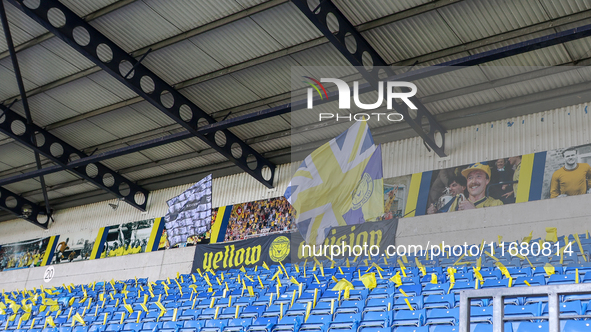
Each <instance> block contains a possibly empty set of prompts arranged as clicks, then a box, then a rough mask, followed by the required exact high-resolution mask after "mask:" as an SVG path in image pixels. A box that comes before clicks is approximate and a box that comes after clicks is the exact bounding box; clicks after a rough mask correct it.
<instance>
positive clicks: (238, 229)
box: [212, 197, 296, 241]
mask: <svg viewBox="0 0 591 332" xmlns="http://www.w3.org/2000/svg"><path fill="white" fill-rule="evenodd" d="M216 216H217V209H216V210H215V211H214V213H213V214H212V217H213V220H215V217H216ZM293 216H294V210H293V207H292V206H291V204H289V202H288V201H287V200H286V199H285V197H277V198H269V199H265V200H260V201H255V202H248V203H242V204H235V205H234V206H233V207H232V213H231V215H230V220H229V221H228V228H227V229H226V238H225V241H234V240H242V239H246V238H249V237H253V236H260V235H265V234H270V233H276V232H291V231H295V230H296V225H295V222H294V217H293Z"/></svg>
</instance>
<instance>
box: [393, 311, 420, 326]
mask: <svg viewBox="0 0 591 332" xmlns="http://www.w3.org/2000/svg"><path fill="white" fill-rule="evenodd" d="M425 316H426V312H425V309H421V310H413V311H411V310H399V311H396V312H395V313H394V323H393V324H392V325H393V326H409V325H410V326H417V327H418V326H422V325H424V323H425Z"/></svg>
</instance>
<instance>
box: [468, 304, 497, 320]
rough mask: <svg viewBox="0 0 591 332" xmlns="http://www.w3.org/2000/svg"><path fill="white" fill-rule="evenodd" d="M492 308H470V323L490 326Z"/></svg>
mask: <svg viewBox="0 0 591 332" xmlns="http://www.w3.org/2000/svg"><path fill="white" fill-rule="evenodd" d="M492 309H493V307H480V308H470V322H472V323H489V324H492V319H493V310H492Z"/></svg>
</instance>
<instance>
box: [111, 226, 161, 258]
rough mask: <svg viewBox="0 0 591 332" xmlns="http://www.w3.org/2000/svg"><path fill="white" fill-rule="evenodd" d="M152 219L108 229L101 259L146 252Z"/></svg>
mask: <svg viewBox="0 0 591 332" xmlns="http://www.w3.org/2000/svg"><path fill="white" fill-rule="evenodd" d="M152 225H154V219H148V220H141V221H136V222H130V223H125V224H121V225H115V226H111V227H109V235H107V241H106V243H105V245H104V247H103V252H102V253H101V258H105V257H117V256H125V255H132V254H138V253H141V252H145V251H146V246H147V244H148V239H149V238H150V234H151V232H152Z"/></svg>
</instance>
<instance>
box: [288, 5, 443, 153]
mask: <svg viewBox="0 0 591 332" xmlns="http://www.w3.org/2000/svg"><path fill="white" fill-rule="evenodd" d="M292 2H293V3H294V4H295V5H296V6H297V7H298V8H299V9H300V11H301V12H302V13H303V14H304V15H305V16H306V17H307V18H308V20H310V22H312V23H313V24H314V25H315V26H316V27H317V28H318V30H320V31H321V32H322V33H323V34H324V36H325V37H326V38H327V39H328V40H329V41H330V42H331V43H332V44H333V45H334V46H335V47H336V48H337V50H338V51H339V52H340V53H341V54H342V55H343V56H344V57H345V58H347V60H349V62H350V63H351V64H352V65H353V66H355V67H356V68H357V70H358V71H359V72H360V73H361V75H363V77H364V78H365V79H366V80H367V82H369V84H371V86H372V87H373V88H374V89H377V87H378V84H379V81H380V79H379V70H376V67H381V68H380V69H382V68H383V69H385V71H386V73H385V74H386V75H387V76H388V77H391V76H395V73H394V71H393V70H392V69H391V68H390V66H389V65H388V64H387V63H386V61H384V59H383V58H382V57H381V56H380V55H379V54H378V52H376V50H375V49H374V48H373V47H372V46H371V45H370V44H369V42H368V41H367V40H366V39H365V38H364V37H363V36H362V35H361V34H360V33H359V31H357V29H355V27H354V26H353V24H352V23H351V22H350V21H349V20H348V19H347V18H346V17H345V15H343V13H342V12H341V11H340V10H339V9H338V8H337V7H336V6H335V5H334V4H333V3H332V2H331V1H330V0H323V1H321V2H320V3H319V4H318V5H316V6H315V8H310V5H309V1H308V0H292ZM332 15H334V16H332ZM329 17H334V18H336V20H337V22H338V32H336V33H333V32H332V30H331V29H330V28H329V26H328V20H329ZM347 40H350V42H347ZM347 44H348V45H349V47H347ZM364 59H365V61H364ZM386 67H387V68H386ZM410 99H411V101H412V102H413V104H415V106H417V108H418V109H417V110H416V116H415V117H411V115H410V112H409V111H408V109H406V107H402V106H400V105H397V104H396V103H393V107H394V109H395V110H396V111H397V112H398V113H400V114H402V115H403V116H404V119H405V120H406V122H407V123H408V124H409V125H410V126H411V128H412V129H413V130H414V131H415V132H416V133H417V134H418V135H419V136H420V137H421V138H422V139H423V140H424V141H425V143H426V144H427V145H428V146H429V147H430V148H431V149H433V151H435V153H437V155H439V156H440V157H445V156H446V154H445V152H444V147H445V133H446V132H447V131H446V130H445V128H443V126H441V125H440V124H439V123H438V122H437V120H435V118H434V117H433V115H431V113H430V112H429V111H428V110H427V108H426V107H425V105H423V104H422V103H421V102H420V101H419V99H418V98H416V97H413V98H410ZM424 121H426V122H427V124H426V125H425V126H423V122H424ZM438 135H440V140H441V142H440V143H439V144H438V142H437V139H436V138H437V137H438Z"/></svg>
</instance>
